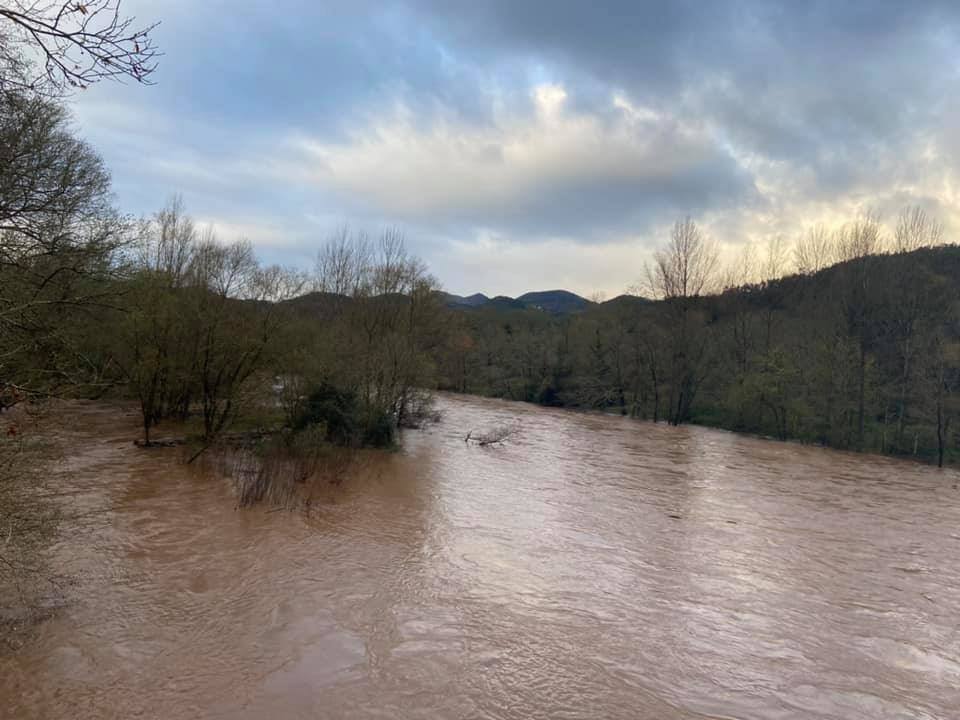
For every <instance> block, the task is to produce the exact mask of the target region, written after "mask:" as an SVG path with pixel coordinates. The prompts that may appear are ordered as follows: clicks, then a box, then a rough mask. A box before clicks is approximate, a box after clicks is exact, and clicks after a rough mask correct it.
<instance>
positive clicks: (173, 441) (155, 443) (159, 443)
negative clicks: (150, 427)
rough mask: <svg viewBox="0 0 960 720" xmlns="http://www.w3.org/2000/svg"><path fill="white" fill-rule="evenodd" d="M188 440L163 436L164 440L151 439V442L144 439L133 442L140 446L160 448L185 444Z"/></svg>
mask: <svg viewBox="0 0 960 720" xmlns="http://www.w3.org/2000/svg"><path fill="white" fill-rule="evenodd" d="M186 443H187V441H186V440H185V439H184V438H163V439H162V440H151V441H150V442H144V441H143V440H139V439H138V440H134V441H133V444H134V445H136V446H137V447H140V448H158V447H176V446H177V445H185V444H186Z"/></svg>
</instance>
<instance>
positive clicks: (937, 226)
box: [893, 205, 943, 253]
mask: <svg viewBox="0 0 960 720" xmlns="http://www.w3.org/2000/svg"><path fill="white" fill-rule="evenodd" d="M941 242H943V223H941V222H940V221H939V220H936V219H934V218H931V217H930V216H929V215H927V213H926V211H925V210H924V209H923V208H922V207H920V206H919V205H914V206H913V207H905V208H904V209H903V210H901V211H900V215H899V216H898V217H897V225H896V228H895V229H894V231H893V251H894V252H898V253H905V252H912V251H914V250H919V249H920V248H924V247H934V246H935V245H939V244H940V243H941Z"/></svg>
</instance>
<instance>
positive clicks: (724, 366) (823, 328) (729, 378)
mask: <svg viewBox="0 0 960 720" xmlns="http://www.w3.org/2000/svg"><path fill="white" fill-rule="evenodd" d="M849 254H850V255H853V257H851V258H850V259H848V260H845V261H843V262H839V263H837V264H835V265H833V266H831V267H827V268H825V269H821V270H819V271H816V272H809V273H806V274H794V275H790V276H788V277H784V278H782V279H776V280H772V281H767V282H762V283H758V284H749V285H745V286H741V287H736V288H732V289H728V290H727V291H725V292H723V293H720V294H716V295H705V296H697V294H696V293H690V292H686V293H684V292H675V293H664V295H665V296H666V297H665V299H661V300H658V301H650V300H647V299H644V298H642V297H636V296H631V295H624V296H621V297H618V298H615V299H613V300H610V301H607V302H605V303H602V304H599V305H592V304H591V305H589V306H587V307H586V308H585V310H584V311H583V312H580V313H571V314H560V315H558V314H551V313H548V312H543V311H540V310H537V309H533V308H524V309H503V308H500V307H490V306H482V307H478V308H471V309H459V310H457V311H456V331H455V333H454V336H455V339H454V340H453V341H452V343H451V348H450V350H449V351H448V353H447V354H446V355H445V356H444V358H443V359H442V361H441V365H442V378H443V380H442V385H443V387H445V388H448V389H451V390H455V391H458V392H465V393H475V394H483V395H493V396H498V397H504V398H511V399H516V400H526V401H531V402H537V403H543V404H547V405H556V406H565V407H578V408H593V409H603V410H613V411H617V412H621V413H623V414H625V415H631V416H635V417H639V418H646V419H650V420H667V421H670V422H673V423H681V422H688V421H689V422H696V423H702V424H706V425H715V426H719V427H724V428H729V429H732V430H738V431H745V432H751V433H760V434H764V435H770V436H775V437H778V438H782V439H801V440H804V441H811V442H819V443H823V444H827V445H830V446H833V447H838V448H851V449H862V450H873V451H879V452H884V453H895V454H902V455H916V456H919V457H922V458H925V459H929V460H938V459H939V460H942V459H943V456H944V455H946V454H948V453H949V449H950V448H951V447H952V446H953V444H954V443H953V436H954V429H955V427H954V425H955V423H954V422H952V418H953V416H954V415H955V414H956V412H957V404H958V401H957V394H956V391H957V384H958V380H960V307H958V288H960V247H957V246H941V247H936V248H924V249H918V250H914V251H910V252H906V251H903V252H892V253H890V254H870V253H868V254H863V255H859V254H858V253H856V252H851V253H849Z"/></svg>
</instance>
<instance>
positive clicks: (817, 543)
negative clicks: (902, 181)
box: [0, 397, 960, 720]
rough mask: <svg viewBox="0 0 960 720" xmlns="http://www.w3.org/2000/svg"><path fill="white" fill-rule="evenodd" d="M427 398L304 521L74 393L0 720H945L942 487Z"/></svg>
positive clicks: (732, 438) (952, 491)
mask: <svg viewBox="0 0 960 720" xmlns="http://www.w3.org/2000/svg"><path fill="white" fill-rule="evenodd" d="M442 409H443V411H444V419H443V421H442V422H441V423H440V424H439V425H437V426H435V427H433V428H432V429H430V430H429V431H426V432H413V433H408V434H407V435H406V437H405V438H404V450H403V452H401V453H394V454H382V455H378V456H376V459H375V461H374V462H366V463H364V464H363V465H362V466H360V467H359V469H358V470H357V471H356V473H355V475H354V476H353V477H351V478H350V479H349V480H348V481H347V482H346V483H344V485H343V487H341V488H335V489H331V490H330V495H329V497H328V498H326V499H325V501H324V502H323V503H321V504H320V505H319V506H315V507H314V511H313V513H312V514H311V516H310V517H304V516H302V515H299V514H293V515H291V514H288V513H284V512H269V511H267V510H265V509H254V510H242V511H238V510H236V508H235V504H236V503H235V500H234V499H233V498H232V496H231V490H230V484H229V483H228V482H226V481H225V480H223V479H222V478H220V477H218V476H216V475H214V474H213V473H208V474H206V475H205V474H203V473H202V471H201V470H195V469H192V468H189V469H188V468H186V467H184V466H182V465H180V464H178V462H177V452H178V451H177V450H175V449H173V450H158V451H142V450H138V449H136V448H134V447H133V446H132V445H131V444H130V439H131V438H132V437H133V436H134V433H135V418H133V417H128V418H125V419H124V420H123V422H121V423H118V422H117V420H116V418H111V416H110V415H109V414H108V413H106V412H104V411H103V410H101V409H97V408H95V407H92V406H85V407H79V408H78V409H77V410H76V413H77V418H76V422H71V423H70V427H71V428H73V429H72V430H70V431H64V433H65V435H67V438H66V439H67V440H68V441H69V442H70V444H71V446H72V447H74V448H75V449H76V450H75V452H74V453H73V454H72V455H71V457H70V460H69V462H68V463H67V465H66V467H65V468H64V470H63V473H62V475H61V476H60V477H59V478H58V482H60V483H61V485H62V492H63V493H64V504H65V506H66V509H67V511H68V513H69V514H71V515H73V516H74V519H73V520H71V521H69V522H68V523H67V526H66V527H65V528H64V537H63V540H62V541H61V542H60V543H59V545H58V546H57V547H56V548H55V553H56V557H57V559H58V564H59V569H60V570H61V571H63V572H65V573H69V574H72V575H75V576H76V577H78V578H79V583H78V585H77V586H76V587H75V588H73V589H72V602H71V603H70V604H69V606H68V607H67V608H66V609H64V610H63V611H62V612H61V613H60V614H59V615H58V616H57V617H55V618H54V619H53V620H50V621H48V622H46V623H44V624H43V625H42V626H41V627H40V628H38V630H37V637H36V638H35V639H34V640H33V641H32V642H31V643H30V644H29V645H28V646H27V647H25V648H24V649H23V650H21V651H19V652H18V653H16V654H15V655H9V656H7V657H2V658H0V707H3V708H4V713H3V716H4V717H14V718H19V717H36V718H129V717H133V716H142V717H162V718H188V717H189V718H194V717H213V718H262V717H270V718H274V719H279V718H298V717H305V718H306V717H324V718H399V717H403V718H467V717H469V718H474V717H475V718H517V719H521V718H522V719H526V718H600V717H603V718H651V719H652V718H657V719H658V720H659V719H669V718H704V717H708V718H709V717H722V718H776V719H778V720H779V719H783V718H836V719H837V720H850V719H851V718H870V719H871V720H873V719H876V718H938V719H942V720H946V719H947V718H952V717H956V715H955V712H956V709H957V708H960V629H958V627H960V490H957V489H956V487H955V485H956V484H957V482H958V476H957V475H956V474H954V473H952V472H941V471H937V470H934V469H931V468H927V467H922V466H916V465H913V464H909V463H904V462H897V461H892V460H886V459H882V458H872V457H866V456H858V455H853V454H845V453H838V452H832V451H825V450H821V449H817V448H811V447H801V446H794V445H787V444H780V443H774V442H765V441H762V440H756V439H751V438H743V437H738V436H736V435H732V434H728V433H723V432H717V431H713V430H707V429H702V428H693V427H682V428H671V427H667V426H654V425H650V424H643V423H637V422H633V421H629V420H625V419H620V418H615V417H606V416H594V415H582V414H573V413H566V412H562V411H553V410H546V409H542V408H536V407H532V406H525V405H520V404H510V403H505V402H501V401H490V400H477V399H467V398H454V397H446V398H444V399H443V400H442ZM514 419H517V420H519V422H520V423H521V426H522V431H521V433H520V434H519V435H517V436H515V437H513V438H511V440H510V442H509V443H508V444H506V445H504V446H503V447H488V448H481V447H476V446H475V445H473V444H467V443H465V442H463V438H464V436H465V435H466V433H467V432H468V431H469V430H471V429H474V428H480V427H485V426H491V425H493V424H496V423H498V422H502V421H509V420H514Z"/></svg>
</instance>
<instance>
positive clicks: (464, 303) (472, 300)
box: [441, 293, 490, 307]
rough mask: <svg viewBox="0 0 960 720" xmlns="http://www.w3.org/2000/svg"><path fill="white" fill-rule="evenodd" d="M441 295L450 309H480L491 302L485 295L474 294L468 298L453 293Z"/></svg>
mask: <svg viewBox="0 0 960 720" xmlns="http://www.w3.org/2000/svg"><path fill="white" fill-rule="evenodd" d="M441 295H442V296H443V302H444V303H445V304H446V305H447V306H449V307H480V306H481V305H486V304H487V303H488V302H490V298H488V297H487V296H486V295H484V294H483V293H474V294H473V295H468V296H467V297H463V296H462V295H453V294H451V293H441Z"/></svg>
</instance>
